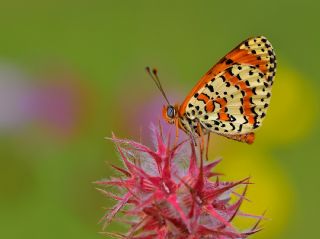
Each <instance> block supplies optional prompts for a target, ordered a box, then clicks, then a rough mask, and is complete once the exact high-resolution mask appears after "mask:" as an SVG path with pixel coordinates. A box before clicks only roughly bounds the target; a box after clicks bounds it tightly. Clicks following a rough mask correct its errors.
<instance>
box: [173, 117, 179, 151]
mask: <svg viewBox="0 0 320 239" xmlns="http://www.w3.org/2000/svg"><path fill="white" fill-rule="evenodd" d="M174 123H175V126H176V135H175V139H174V145H173V146H174V147H176V146H177V145H178V139H179V122H178V120H175V122H174Z"/></svg>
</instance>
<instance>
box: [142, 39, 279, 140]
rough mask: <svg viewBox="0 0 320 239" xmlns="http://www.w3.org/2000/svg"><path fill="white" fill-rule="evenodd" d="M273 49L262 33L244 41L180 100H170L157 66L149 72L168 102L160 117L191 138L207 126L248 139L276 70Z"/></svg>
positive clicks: (257, 123)
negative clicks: (160, 79) (175, 101)
mask: <svg viewBox="0 0 320 239" xmlns="http://www.w3.org/2000/svg"><path fill="white" fill-rule="evenodd" d="M276 66H277V63H276V56H275V52H274V50H273V48H272V46H271V44H270V42H269V41H268V40H267V38H266V37H263V36H258V37H253V38H249V39H247V40H245V41H243V42H242V43H241V44H240V45H238V46H237V47H236V48H234V49H233V50H232V51H231V52H229V53H228V54H227V55H226V56H224V57H223V58H222V59H221V60H220V61H219V62H218V63H217V64H216V65H214V66H213V67H212V68H211V69H210V70H209V71H208V72H207V73H206V74H205V75H204V76H203V77H202V78H201V79H200V80H199V82H198V83H197V84H196V85H195V87H194V88H193V89H192V90H191V92H190V93H189V94H188V96H187V97H186V99H185V100H184V101H183V102H182V104H181V105H178V104H176V105H171V104H170V103H169V101H168V99H167V97H166V95H165V93H164V91H163V89H162V86H161V84H160V81H159V78H158V76H157V71H156V70H153V75H152V74H151V71H150V69H149V68H147V71H148V72H149V74H150V75H151V76H152V78H153V79H154V81H155V82H156V84H157V86H158V88H159V89H160V91H161V92H162V94H163V96H164V97H165V99H166V101H167V103H168V105H167V106H164V108H163V117H164V119H165V120H166V121H167V122H168V123H170V124H176V126H177V127H179V128H180V129H182V130H183V131H185V132H186V133H187V134H189V135H190V136H191V137H192V138H194V137H195V136H199V135H200V136H201V135H202V134H209V133H210V132H213V133H216V134H219V135H222V136H225V137H227V138H231V139H234V140H238V141H241V142H246V143H248V144H252V143H253V142H254V131H255V130H256V129H257V128H259V127H260V126H261V124H262V121H263V119H264V117H265V116H266V111H267V109H268V107H269V103H270V97H271V87H272V84H273V80H274V76H275V73H276Z"/></svg>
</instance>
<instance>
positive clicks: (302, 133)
mask: <svg viewBox="0 0 320 239" xmlns="http://www.w3.org/2000/svg"><path fill="white" fill-rule="evenodd" d="M315 95H316V91H315V89H314V87H312V85H310V81H308V80H307V79H304V78H303V77H302V75H299V74H298V73H297V72H295V71H294V70H292V69H288V68H283V67H282V68H279V70H278V72H277V75H276V78H275V82H274V85H273V89H272V97H271V103H270V107H269V109H268V112H267V117H266V119H265V120H264V122H263V125H262V127H261V129H260V130H258V132H257V138H263V140H264V141H265V142H266V143H268V144H273V145H279V144H290V143H292V142H293V141H296V140H298V139H300V138H303V137H306V136H307V134H308V132H309V131H310V130H311V128H312V126H311V125H312V123H313V121H314V119H315V114H316V109H317V101H316V99H315Z"/></svg>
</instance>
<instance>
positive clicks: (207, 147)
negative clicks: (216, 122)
mask: <svg viewBox="0 0 320 239" xmlns="http://www.w3.org/2000/svg"><path fill="white" fill-rule="evenodd" d="M209 143H210V133H208V136H207V142H206V160H207V161H208V160H209V157H208V152H209Z"/></svg>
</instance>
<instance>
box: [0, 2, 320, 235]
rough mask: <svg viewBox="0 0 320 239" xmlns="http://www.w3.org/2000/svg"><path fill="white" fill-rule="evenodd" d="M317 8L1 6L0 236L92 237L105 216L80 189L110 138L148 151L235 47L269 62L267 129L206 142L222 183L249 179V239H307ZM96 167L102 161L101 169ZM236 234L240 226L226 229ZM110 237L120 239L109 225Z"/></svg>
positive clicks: (315, 184)
mask: <svg viewBox="0 0 320 239" xmlns="http://www.w3.org/2000/svg"><path fill="white" fill-rule="evenodd" d="M319 7H320V6H319V3H317V2H316V1H311V0H304V1H278V0H268V1H213V0H212V1H209V0H208V1H197V2H196V1H186V0H183V1H182V0H178V1H167V0H164V1H146V0H144V1H141V0H136V1H110V0H105V1H99V0H91V1H83V0H77V1H75V0H63V1H62V0H55V1H39V0H29V1H22V0H12V1H2V2H1V10H0V11H1V14H0V29H1V30H0V32H1V34H0V164H1V166H0V238H6V239H11V238H12V239H14V238H33V239H36V238H47V239H50V238H77V239H81V238H102V236H101V235H99V234H98V231H100V230H101V225H98V224H97V222H98V221H99V219H100V217H101V216H102V214H103V212H104V209H103V207H108V206H110V203H112V202H111V201H108V200H106V199H105V198H104V197H103V196H102V195H101V194H99V193H98V192H97V191H96V190H95V186H94V185H93V184H92V182H93V181H95V180H98V179H102V178H105V177H108V176H109V175H112V171H111V170H110V166H109V165H108V164H109V163H110V162H112V163H116V164H117V163H118V159H117V155H116V153H115V152H114V147H113V145H112V144H111V143H110V142H109V141H107V140H105V139H104V137H105V136H110V135H111V132H112V131H113V132H115V133H116V134H117V135H118V136H119V137H127V138H132V139H136V140H139V137H140V136H139V135H140V134H141V135H142V140H145V141H148V140H147V138H148V136H147V135H148V128H149V124H150V121H157V120H158V119H160V113H161V112H160V107H161V105H162V103H163V100H162V99H161V96H160V93H159V92H158V90H157V89H156V87H155V85H154V83H153V82H152V81H151V80H150V79H149V78H148V76H147V75H146V74H145V71H144V67H145V66H146V65H151V66H156V67H157V68H158V69H159V72H160V77H161V80H162V83H163V85H164V87H165V89H166V91H167V93H168V95H169V98H170V99H174V100H177V102H181V101H182V100H183V98H184V97H185V96H186V94H187V93H188V91H189V90H190V89H191V87H192V86H193V85H194V84H195V83H196V82H197V80H198V79H199V78H200V76H202V74H203V73H204V72H206V71H207V70H208V69H209V67H211V66H212V65H213V64H214V63H215V62H216V61H217V60H219V59H220V58H221V57H222V56H223V55H224V54H225V53H227V52H228V51H229V50H231V49H232V48H233V47H234V46H236V45H237V44H238V43H239V42H241V41H242V40H244V39H246V38H248V37H249V36H254V35H265V36H267V37H268V38H269V40H270V41H271V42H272V44H273V46H274V48H275V50H276V53H277V57H278V66H279V68H278V75H277V76H276V79H275V84H274V88H273V97H272V101H271V106H270V110H269V112H268V117H267V118H266V120H265V121H264V125H263V127H262V128H261V129H260V130H259V131H258V133H257V139H256V143H255V144H254V145H252V146H248V145H244V144H240V143H237V142H231V141H230V140H226V139H223V138H221V137H213V138H212V140H211V145H210V155H211V157H212V158H215V157H218V156H222V157H223V158H224V160H223V162H222V163H221V166H220V168H219V170H220V171H221V172H224V173H225V174H226V175H227V176H226V178H227V179H240V178H243V177H246V176H248V175H250V176H251V177H252V181H253V182H254V183H255V184H253V185H252V186H250V188H249V192H248V197H249V198H251V199H252V202H251V203H247V204H246V205H244V207H246V211H250V212H252V213H261V212H262V211H264V210H265V209H267V217H268V218H271V219H272V220H268V221H265V222H264V225H265V230H263V231H262V232H260V233H258V234H257V235H255V236H253V238H261V239H262V238H274V239H277V238H281V239H286V238H290V239H295V238H297V239H298V238H302V237H303V238H317V236H318V231H319V230H318V220H319V215H320V208H319V201H320V174H319V168H320V161H319V159H320V157H319V146H320V145H319V134H320V127H319V126H318V124H317V123H318V122H319V94H318V92H317V91H318V88H319V87H320V82H319V73H318V71H319V55H320V47H319V42H320V33H319V30H318V28H319V27H318V23H319V17H318V15H319V14H318V9H319ZM106 162H107V163H106ZM240 223H242V222H240ZM110 230H123V228H122V227H121V226H119V225H115V226H113V228H110Z"/></svg>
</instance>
